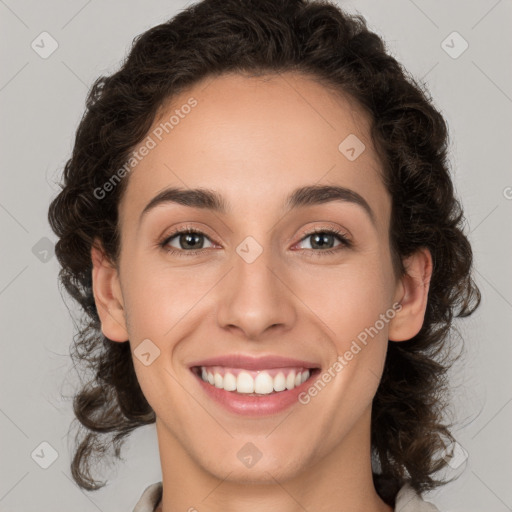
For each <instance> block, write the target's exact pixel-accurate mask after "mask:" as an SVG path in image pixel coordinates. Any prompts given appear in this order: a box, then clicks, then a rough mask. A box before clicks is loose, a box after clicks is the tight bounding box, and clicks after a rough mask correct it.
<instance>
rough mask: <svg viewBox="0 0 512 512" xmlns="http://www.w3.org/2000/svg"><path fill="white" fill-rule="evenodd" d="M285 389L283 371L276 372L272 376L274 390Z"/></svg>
mask: <svg viewBox="0 0 512 512" xmlns="http://www.w3.org/2000/svg"><path fill="white" fill-rule="evenodd" d="M285 389H286V379H285V378H284V373H278V374H277V375H276V376H275V377H274V391H284V390H285Z"/></svg>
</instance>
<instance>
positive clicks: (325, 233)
mask: <svg viewBox="0 0 512 512" xmlns="http://www.w3.org/2000/svg"><path fill="white" fill-rule="evenodd" d="M49 220H50V223H51V226H52V228H53V230H54V231H55V233H56V234H57V236H58V237H59V239H60V240H59V242H58V244H57V247H56V253H57V255H58V258H59V261H60V263H61V265H62V271H61V279H62V282H63V284H64V285H65V287H66V289H67V290H68V292H69V293H70V294H71V295H72V296H73V297H74V298H75V299H76V300H77V301H78V302H79V303H80V305H81V306H82V307H83V309H84V311H85V313H86V315H87V319H88V321H87V322H86V323H85V324H84V327H83V328H82V330H81V331H80V333H79V336H78V343H77V345H76V351H75V352H74V354H73V355H74V357H75V358H76V359H77V360H78V362H80V363H82V364H83V365H85V366H88V368H89V369H90V370H92V371H93V375H94V378H93V379H92V380H91V381H90V382H89V383H88V384H87V385H86V386H84V388H83V389H81V390H80V391H79V393H77V395H76V397H75V400H74V410H75V414H76V416H77V418H78V420H79V421H80V423H81V424H82V425H83V431H82V432H81V433H80V435H81V438H80V439H77V448H76V453H75V456H74V459H73V462H72V465H71V470H72V474H73V477H74V479H75V481H76V482H77V483H78V484H79V485H80V486H81V487H82V488H84V489H89V490H93V489H97V488H99V487H100V486H101V484H99V483H98V482H97V481H96V480H95V479H94V478H93V476H92V473H91V469H92V459H93V457H94V456H98V455H102V454H104V452H105V451H106V449H107V448H108V447H109V446H110V443H112V446H113V447H114V454H115V455H116V456H118V457H119V454H120V445H121V443H122V441H123V439H124V438H125V437H126V436H127V435H128V434H129V433H130V432H131V431H132V430H133V429H135V428H137V427H139V426H141V425H145V424H149V423H153V422H155V424H156V432H157V437H158V444H159V452H160V462H161V467H162V482H156V483H154V484H153V485H151V486H149V487H146V485H147V483H146V484H144V486H145V487H146V489H145V491H144V493H143V495H142V496H141V497H140V499H139V502H138V503H137V505H136V507H135V511H136V512H141V511H154V510H156V511H163V512H170V511H173V510H200V511H203V510H208V511H218V510H223V511H225V510H231V509H233V510H235V509H236V510H246V511H260V510H268V509H276V508H279V509H280V510H283V511H296V510H339V509H343V510H366V511H382V512H384V511H387V512H389V511H392V510H400V511H403V512H407V511H413V510H414V511H422V510H425V511H430V510H437V509H436V508H435V507H434V506H433V505H431V504H428V503H426V502H425V501H423V499H422V498H421V494H422V493H423V492H424V491H427V490H429V489H433V488H434V487H436V486H437V485H441V484H442V483H443V482H442V480H440V479H437V477H436V473H437V471H438V470H440V469H442V468H443V467H444V466H445V465H446V461H445V460H444V458H443V452H445V451H446V448H447V446H448V445H449V443H450V442H451V441H452V440H453V439H452V437H451V435H450V432H449V430H448V427H449V425H447V424H445V422H444V416H443V407H444V406H445V404H446V402H447V398H446V396H447V395H446V393H445V391H446V380H445V375H446V370H447V369H448V368H449V365H450V357H449V346H450V340H449V334H450V329H451V324H452V319H453V318H454V317H456V316H467V315H469V314H471V313H472V312H473V311H474V309H475V308H476V307H477V306H478V303H479V301H480V294H479V291H478V288H477V287H476V286H475V284H474V282H473V279H472V277H471V269H472V253H471V247H470V245H469V242H468V240H467V238H466V236H465V234H464V232H463V223H464V217H463V213H462V209H461V206H460V204H459V202H458V200H457V199H456V197H455V195H454V190H453V185H452V182H451V178H450V174H449V171H448V162H447V128H446V124H445V121H444V120H443V118H442V116H441V115H440V113H439V112H438V111H437V110H436V109H435V108H434V106H433V105H432V104H431V102H430V100H429V99H428V97H427V95H426V93H425V92H424V91H423V90H422V89H421V87H420V86H419V85H418V84H416V83H415V82H414V80H413V79H412V78H411V77H409V76H408V75H407V73H406V72H405V71H404V70H403V69H402V67H401V66H400V65H399V64H398V63H397V61H396V60H395V59H394V58H393V57H391V56H390V55H388V54H387V53H386V51H385V47H384V44H383V42H382V40H381V39H380V38H379V37H378V36H377V35H376V34H374V33H372V32H370V31H369V30H368V29H367V27H366V24H365V21H364V19H363V18H362V17H356V16H354V17H350V16H348V15H347V14H345V13H343V12H342V11H340V10H339V8H337V7H336V6H335V5H333V4H329V3H327V2H318V1H316V2H315V1H310V2H308V1H306V0H278V1H276V0H266V1H262V0H259V1H255V0H204V1H202V2H200V3H197V4H194V5H192V6H190V7H189V8H187V9H186V10H184V11H182V12H181V13H179V14H178V15H177V16H175V17H174V18H173V19H172V20H170V21H169V22H167V23H164V24H162V25H159V26H157V27H154V28H152V29H150V30H148V31H147V32H146V33H144V34H142V35H141V36H140V37H139V38H137V40H136V41H135V42H134V46H133V48H132V50H131V52H130V54H129V56H128V58H127V59H126V61H125V62H124V64H123V66H122V68H121V69H120V70H119V71H118V72H117V73H115V74H113V75H112V76H108V77H101V78H99V79H98V80H97V81H96V83H95V84H94V86H93V88H92V90H91V92H90V94H89V97H88V102H87V111H86V113H85V115H84V117H83V119H82V121H81V123H80V126H79V128H78V131H77V136H76V141H75V146H74V150H73V154H72V157H71V158H70V160H69V161H68V162H67V164H66V167H65V171H64V183H63V189H62V191H61V192H60V193H59V195H58V196H57V197H56V198H55V199H54V200H53V202H52V204H51V206H50V211H49Z"/></svg>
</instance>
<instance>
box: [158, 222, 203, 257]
mask: <svg viewBox="0 0 512 512" xmlns="http://www.w3.org/2000/svg"><path fill="white" fill-rule="evenodd" d="M204 240H208V241H209V238H208V237H207V236H206V235H205V234H204V233H202V232H201V231H197V230H195V229H189V228H187V229H182V230H177V231H174V232H173V233H172V234H171V235H170V236H168V237H166V238H165V240H163V241H162V242H161V244H160V245H161V247H162V248H163V249H165V250H166V251H167V252H170V253H173V254H178V255H180V256H182V255H183V256H190V255H194V254H197V253H198V252H201V251H202V250H203V249H204V248H205V246H204ZM209 243H210V244H211V247H213V244H212V243H211V242H210V241H209ZM184 253H187V254H184Z"/></svg>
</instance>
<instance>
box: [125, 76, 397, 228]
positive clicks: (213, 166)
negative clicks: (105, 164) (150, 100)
mask: <svg viewBox="0 0 512 512" xmlns="http://www.w3.org/2000/svg"><path fill="white" fill-rule="evenodd" d="M370 126H371V119H370V117H369V116H368V115H367V114H366V112H364V111H363V110H362V109H361V107H360V106H359V105H358V104H357V103H356V102H355V101H354V100H352V99H351V98H350V97H349V96H347V95H342V94H335V93H334V92H332V91H331V90H330V89H327V88H326V87H325V86H323V85H322V84H320V83H318V82H316V81H315V80H313V79H311V78H309V77H306V76H303V75H297V74H294V73H283V74H280V75H267V76H264V77H247V76H242V75H238V74H227V75H222V76H219V77H215V78H211V77H210V78H207V79H205V80H203V81H201V82H199V83H197V84H195V85H194V86H193V87H191V88H189V89H187V90H186V91H184V92H182V93H180V94H179V95H177V96H175V97H173V98H172V100H170V101H168V102H167V103H165V104H164V105H163V107H162V108H161V109H160V111H159V113H158V115H157V116H156V118H155V121H154V123H153V126H152V127H151V129H150V130H149V132H148V134H147V137H146V138H145V139H144V140H143V141H142V143H141V144H139V146H138V147H137V148H135V150H136V151H138V150H140V149H141V148H142V147H143V146H144V145H146V146H147V147H148V148H149V147H150V149H149V150H148V151H145V152H144V153H145V155H144V156H143V157H141V158H140V160H139V162H138V163H137V165H136V166H135V167H134V169H133V170H132V171H131V173H130V175H129V182H128V187H127V189H126V191H125V195H124V197H123V200H122V202H121V205H120V217H121V222H131V221H135V218H136V217H138V215H140V213H141V212H142V210H143V209H144V207H145V205H146V204H147V202H148V201H150V200H151V198H153V197H154V196H155V195H156V194H157V193H158V192H160V191H161V190H163V189H164V188H166V187H170V186H175V187H182V188H196V187H204V188H209V189H212V190H217V191H219V192H220V193H221V194H222V195H223V196H225V198H226V200H227V202H228V204H229V205H230V206H232V207H233V208H240V207H243V209H244V211H243V213H244V214H253V213H254V214H258V213H259V214H260V216H261V207H262V205H265V207H269V208H272V207H273V204H274V203H275V204H276V206H282V204H280V203H282V201H283V200H284V198H285V197H286V196H287V195H288V193H289V192H290V190H292V189H295V188H297V187H299V186H304V185H313V184H320V185H324V184H336V185H340V186H344V187H347V188H350V189H352V190H354V191H355V192H357V193H359V194H360V195H362V196H363V197H364V198H365V199H366V201H367V202H369V203H370V204H371V205H372V208H373V209H374V211H375V210H376V211H377V212H378V213H379V214H380V215H379V216H378V217H379V219H378V221H379V222H382V223H383V226H382V227H383V228H386V226H385V219H386V218H387V215H388V214H389V198H388V197H387V194H386V191H385V188H384V185H383V183H382V179H381V177H380V174H381V169H380V162H379V159H378V157H377V155H376V153H375V150H374V148H373V144H372V142H371V138H370ZM149 140H151V142H149V143H148V141H149ZM354 157H355V158H354ZM238 213H241V212H238ZM382 214H384V215H382ZM381 217H382V218H381Z"/></svg>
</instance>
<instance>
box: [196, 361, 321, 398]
mask: <svg viewBox="0 0 512 512" xmlns="http://www.w3.org/2000/svg"><path fill="white" fill-rule="evenodd" d="M191 370H192V372H193V373H194V374H195V375H196V376H197V377H198V378H200V379H201V380H202V381H203V382H205V383H207V384H209V385H211V386H213V387H215V388H217V389H223V390H224V391H229V392H233V393H237V394H242V395H247V396H265V395H272V394H276V393H283V392H285V391H291V390H292V389H295V388H297V387H299V386H300V385H301V384H304V383H305V382H306V381H307V380H309V379H311V377H312V376H313V375H314V374H315V372H317V371H319V370H320V369H319V368H304V367H294V368H293V367H292V368H290V367H287V368H269V369H265V370H256V371H253V370H246V369H243V368H228V367H224V366H193V367H192V368H191Z"/></svg>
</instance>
